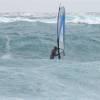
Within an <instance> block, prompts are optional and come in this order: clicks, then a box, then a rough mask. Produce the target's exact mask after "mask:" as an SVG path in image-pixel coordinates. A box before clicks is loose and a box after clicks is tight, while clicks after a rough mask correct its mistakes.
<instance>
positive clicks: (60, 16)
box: [57, 6, 65, 59]
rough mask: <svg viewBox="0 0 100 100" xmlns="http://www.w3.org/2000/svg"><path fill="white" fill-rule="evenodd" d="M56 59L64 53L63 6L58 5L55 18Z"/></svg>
mask: <svg viewBox="0 0 100 100" xmlns="http://www.w3.org/2000/svg"><path fill="white" fill-rule="evenodd" d="M57 47H58V59H61V57H62V56H64V55H65V8H64V7H63V6H60V7H59V10H58V18H57Z"/></svg>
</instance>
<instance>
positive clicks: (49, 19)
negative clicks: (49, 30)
mask: <svg viewBox="0 0 100 100" xmlns="http://www.w3.org/2000/svg"><path fill="white" fill-rule="evenodd" d="M56 17H57V16H55V15H48V16H45V15H42V16H40V15H37V16H36V15H35V16H33V15H25V14H23V15H17V16H15V15H9V16H7V15H6V16H5V15H1V14H0V23H11V22H17V21H25V22H42V23H56V22H57V18H56ZM66 23H74V24H100V15H92V14H91V15H88V14H84V15H77V14H66Z"/></svg>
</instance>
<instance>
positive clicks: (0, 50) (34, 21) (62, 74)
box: [0, 13, 100, 100]
mask: <svg viewBox="0 0 100 100" xmlns="http://www.w3.org/2000/svg"><path fill="white" fill-rule="evenodd" d="M55 45H56V17H55V16H50V15H49V16H44V15H41V16H38V15H37V16H35V17H34V16H33V15H29V14H28V15H27V14H21V15H20V14H18V13H17V14H9V13H6V14H0V100H100V86H99V85H100V15H99V14H84V15H77V14H68V15H66V33H65V57H64V58H63V59H61V60H58V59H55V60H50V59H49V58H50V57H49V56H50V51H51V49H52V48H53V46H55Z"/></svg>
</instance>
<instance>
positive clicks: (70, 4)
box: [0, 0, 100, 13]
mask: <svg viewBox="0 0 100 100" xmlns="http://www.w3.org/2000/svg"><path fill="white" fill-rule="evenodd" d="M60 2H61V4H62V5H64V6H65V8H66V11H67V12H100V0H0V12H32V13H34V12H38V13H44V12H48V13H52V12H57V10H58V6H59V3H60Z"/></svg>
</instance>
